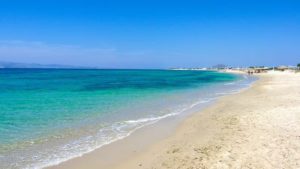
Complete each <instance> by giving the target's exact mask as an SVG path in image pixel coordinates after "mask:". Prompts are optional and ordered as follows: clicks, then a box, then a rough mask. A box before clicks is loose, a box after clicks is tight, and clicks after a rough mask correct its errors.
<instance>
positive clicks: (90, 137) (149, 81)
mask: <svg viewBox="0 0 300 169" xmlns="http://www.w3.org/2000/svg"><path fill="white" fill-rule="evenodd" d="M233 82H240V83H241V82H244V81H243V77H241V76H237V75H232V74H225V73H218V72H212V71H173V70H57V69H0V168H41V167H45V166H48V165H51V164H57V163H59V162H61V161H64V160H67V159H70V158H72V157H76V156H78V155H81V154H82V153H86V152H89V151H92V150H93V149H95V148H98V147H101V146H102V145H104V144H108V143H110V142H112V141H114V140H117V139H120V138H123V137H126V136H128V135H129V134H130V133H131V132H133V131H134V130H135V129H137V128H139V127H142V126H144V125H146V124H148V123H153V122H156V121H158V120H159V119H162V118H166V117H168V116H173V115H176V114H179V113H182V112H184V111H185V110H187V109H188V108H189V107H191V105H195V104H196V103H202V102H203V101H205V99H209V98H212V97H216V96H218V95H220V92H224V91H229V90H230V91H233V89H236V88H237V87H236V86H234V85H232V84H235V83H233ZM236 84H239V83H236ZM245 84H246V83H245ZM247 84H248V83H247ZM230 86H231V87H230ZM217 91H218V92H217ZM221 95H222V94H221Z"/></svg>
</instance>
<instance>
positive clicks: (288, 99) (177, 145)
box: [50, 72, 300, 169]
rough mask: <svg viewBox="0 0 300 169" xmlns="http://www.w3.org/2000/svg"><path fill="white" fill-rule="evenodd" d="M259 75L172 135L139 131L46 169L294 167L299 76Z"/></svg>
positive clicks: (299, 160)
mask: <svg viewBox="0 0 300 169" xmlns="http://www.w3.org/2000/svg"><path fill="white" fill-rule="evenodd" d="M232 73H233V72H232ZM258 76H259V78H260V80H259V81H257V82H256V83H255V84H254V85H253V86H252V87H251V88H249V89H247V90H245V91H243V92H241V93H238V94H234V95H230V96H225V97H223V98H221V99H220V100H219V101H217V103H215V104H213V105H212V106H209V107H208V108H206V109H205V110H204V111H201V112H199V113H195V114H193V115H192V116H191V117H189V118H187V119H186V120H184V122H182V123H181V124H180V125H179V127H177V129H176V130H168V129H164V128H162V129H164V130H166V132H164V135H153V136H149V135H143V133H145V132H147V131H139V132H137V133H136V134H135V135H133V136H132V137H128V138H127V139H124V140H122V141H120V142H119V143H115V145H112V146H115V148H116V147H117V148H118V151H116V149H111V147H109V146H107V147H104V150H101V151H95V152H93V153H90V154H88V155H84V156H83V157H80V158H76V159H73V160H70V161H68V162H66V163H62V164H61V165H58V166H54V167H50V168H63V169H69V168H70V169H71V168H72V169H76V168H89V169H94V168H116V169H124V168H130V169H135V168H136V169H140V168H145V169H150V168H156V169H159V168H182V169H184V168H299V167H300V153H299V152H300V138H299V133H300V99H299V98H300V74H299V73H298V74H295V73H288V72H284V73H281V72H276V73H266V74H260V75H258ZM157 127H163V126H161V125H160V126H157ZM165 128H168V127H165ZM149 130H151V128H150V129H149ZM141 137H144V139H141V140H148V141H145V142H144V143H141V140H139V138H141ZM157 140H160V141H157ZM122 154H123V155H122ZM103 161H105V162H106V163H103Z"/></svg>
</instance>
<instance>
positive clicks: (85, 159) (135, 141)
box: [45, 72, 256, 169]
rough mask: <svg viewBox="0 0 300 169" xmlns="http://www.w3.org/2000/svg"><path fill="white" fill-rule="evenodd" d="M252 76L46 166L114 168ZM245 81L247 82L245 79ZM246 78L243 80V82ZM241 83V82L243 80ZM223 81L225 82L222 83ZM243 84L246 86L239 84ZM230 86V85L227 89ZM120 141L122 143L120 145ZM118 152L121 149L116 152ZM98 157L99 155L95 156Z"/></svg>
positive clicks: (158, 140)
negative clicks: (182, 110)
mask: <svg viewBox="0 0 300 169" xmlns="http://www.w3.org/2000/svg"><path fill="white" fill-rule="evenodd" d="M221 73H229V72H221ZM230 74H238V75H240V74H242V73H235V72H230ZM244 78H245V77H244ZM251 79H252V80H250V81H249V80H248V78H245V79H244V80H242V81H240V80H238V81H237V82H234V83H229V85H232V84H235V83H237V84H239V85H238V86H236V89H235V90H233V91H234V92H233V91H231V92H229V93H223V92H221V91H219V92H221V93H218V92H217V93H216V94H217V95H218V96H217V98H214V99H212V100H211V101H208V102H203V103H201V104H200V105H193V107H194V106H195V107H196V108H195V109H194V108H190V110H188V111H186V112H185V113H183V114H178V115H176V116H170V117H168V118H163V119H161V120H159V121H157V122H155V123H153V124H150V125H146V126H143V127H142V128H138V129H137V130H135V131H134V132H133V133H131V134H130V135H129V136H128V137H125V138H122V139H119V140H116V141H113V142H111V143H109V144H107V145H104V146H102V147H100V148H97V149H95V150H93V151H91V152H89V153H85V154H83V155H82V156H79V157H75V158H72V159H69V160H67V161H64V162H61V163H59V164H57V165H52V166H49V167H45V168H47V169H48V168H49V169H65V168H66V169H68V168H70V169H71V168H72V169H73V168H75V169H76V168H78V169H80V168H85V167H86V163H90V164H93V165H91V166H89V167H88V168H91V169H92V168H99V167H100V168H114V167H115V166H117V165H118V164H119V163H123V162H125V161H127V160H128V157H132V156H135V155H136V154H138V153H141V152H144V151H146V150H147V149H148V148H149V147H151V146H152V145H154V144H156V143H158V142H160V141H162V140H165V139H166V138H168V137H170V136H172V135H173V134H174V133H175V132H176V130H177V128H178V126H180V124H181V123H182V122H183V121H185V120H186V119H187V118H190V116H193V114H194V113H198V112H202V110H205V109H206V108H207V107H210V106H211V105H214V104H215V102H216V100H218V99H220V98H222V97H226V96H227V95H233V94H235V93H236V92H241V91H243V90H246V89H248V88H249V87H250V86H249V85H252V84H253V83H254V82H255V81H254V79H256V78H251ZM247 81H248V82H247ZM253 81H254V82H253ZM245 82H246V83H245ZM244 83H245V84H244ZM224 85H227V84H224ZM244 85H246V86H247V87H242V86H244ZM231 90H232V89H231ZM124 145H126V146H125V147H124ZM120 152H122V153H121V154H120ZM98 157H101V158H98Z"/></svg>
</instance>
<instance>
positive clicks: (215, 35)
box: [0, 0, 300, 68]
mask: <svg viewBox="0 0 300 169" xmlns="http://www.w3.org/2000/svg"><path fill="white" fill-rule="evenodd" d="M0 61H8V62H21V63H39V64H62V65H75V66H93V67H100V68H170V67H206V66H212V65H215V64H226V65H230V66H252V65H256V66H260V65H267V66H275V65H296V64H297V63H299V62H300V1H298V0H293V1H292V0H281V1H279V0H260V1H258V0H238V1H237V0H197V1H191V0H184V1H183V0H182V1H176V0H173V1H163V0H160V1H158V0H139V1H130V0H127V1H125V0H123V1H117V0H98V1H90V0H84V1H80V0H72V1H71V0H59V1H58V0H43V1H40V0H36V1H33V0H26V1H24V0H19V1H17V0H1V1H0Z"/></svg>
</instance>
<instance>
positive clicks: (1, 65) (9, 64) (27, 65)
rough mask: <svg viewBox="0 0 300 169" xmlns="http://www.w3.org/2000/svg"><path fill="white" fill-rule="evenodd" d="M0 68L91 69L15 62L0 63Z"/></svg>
mask: <svg viewBox="0 0 300 169" xmlns="http://www.w3.org/2000/svg"><path fill="white" fill-rule="evenodd" d="M0 68H4V69H5V68H28V69H30V68H36V69H42V68H44V69H51V68H52V69H92V68H93V67H83V66H68V65H57V64H37V63H15V62H1V61H0Z"/></svg>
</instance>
